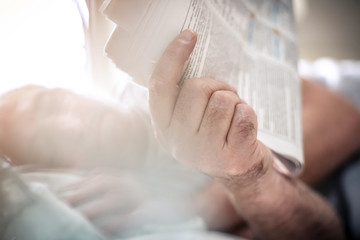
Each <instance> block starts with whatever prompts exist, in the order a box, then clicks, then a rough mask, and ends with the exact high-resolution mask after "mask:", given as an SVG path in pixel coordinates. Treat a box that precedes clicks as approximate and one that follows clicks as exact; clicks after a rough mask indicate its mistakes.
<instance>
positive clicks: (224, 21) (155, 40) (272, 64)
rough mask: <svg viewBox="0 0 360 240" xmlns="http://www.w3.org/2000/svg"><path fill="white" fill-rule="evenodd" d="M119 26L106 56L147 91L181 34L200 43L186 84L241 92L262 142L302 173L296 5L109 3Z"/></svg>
mask: <svg viewBox="0 0 360 240" xmlns="http://www.w3.org/2000/svg"><path fill="white" fill-rule="evenodd" d="M102 10H103V12H104V14H105V15H106V16H107V17H108V18H109V19H110V20H111V21H113V22H114V23H116V25H117V27H116V29H115V30H114V32H113V34H112V36H111V37H110V39H109V41H108V43H107V46H106V49H105V51H106V53H107V56H108V57H110V58H111V59H112V61H113V62H114V63H115V64H116V65H117V66H118V67H119V68H120V69H122V70H124V71H125V72H127V73H129V74H130V75H131V76H132V77H133V79H134V81H135V82H137V83H139V84H141V85H143V86H147V83H148V80H149V79H150V76H151V73H152V71H153V69H154V67H155V65H156V62H157V60H158V59H159V58H160V56H161V54H162V53H163V51H164V50H165V47H166V46H167V45H168V43H169V42H170V41H171V40H172V39H173V38H174V37H175V36H176V35H177V34H178V33H179V32H181V31H182V30H184V29H192V30H194V31H195V32H196V33H197V34H198V42H197V45H196V47H195V50H194V51H193V53H192V55H191V57H190V59H189V60H188V62H187V65H186V68H185V70H184V73H183V79H184V80H186V79H189V78H193V77H210V78H214V79H217V80H221V81H224V82H226V83H228V84H230V85H232V86H233V87H235V88H236V89H237V90H238V93H239V96H240V97H241V98H242V99H243V100H245V101H246V102H247V103H248V104H250V105H251V106H252V107H253V108H254V110H255V112H256V113H257V116H258V125H259V126H258V139H259V140H261V141H262V142H263V143H264V144H265V145H267V146H268V147H270V148H271V149H272V150H273V152H274V153H275V156H277V160H278V161H277V162H276V163H278V166H279V167H280V168H281V169H282V170H283V171H284V172H286V173H288V174H294V175H296V174H299V173H300V171H301V169H302V167H303V163H304V160H303V146H302V121H301V89H300V79H299V77H298V73H297V43H296V35H295V26H294V25H295V23H294V16H293V6H292V0H181V1H180V0H179V1H168V0H132V1H121V0H108V1H105V2H104V4H103V6H102Z"/></svg>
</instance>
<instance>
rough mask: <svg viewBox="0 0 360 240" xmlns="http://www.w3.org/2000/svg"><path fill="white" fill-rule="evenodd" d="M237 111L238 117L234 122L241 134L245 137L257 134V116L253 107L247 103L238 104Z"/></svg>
mask: <svg viewBox="0 0 360 240" xmlns="http://www.w3.org/2000/svg"><path fill="white" fill-rule="evenodd" d="M236 112H237V117H236V118H235V121H234V124H236V127H237V129H238V132H239V134H240V135H241V136H242V137H244V138H247V137H249V136H253V135H256V130H257V117H256V114H255V112H254V110H253V109H252V107H250V106H249V105H247V104H238V105H237V106H236Z"/></svg>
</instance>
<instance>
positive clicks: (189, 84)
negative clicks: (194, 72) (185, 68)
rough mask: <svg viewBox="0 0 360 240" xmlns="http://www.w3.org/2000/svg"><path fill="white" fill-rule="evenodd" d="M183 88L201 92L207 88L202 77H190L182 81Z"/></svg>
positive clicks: (206, 83)
mask: <svg viewBox="0 0 360 240" xmlns="http://www.w3.org/2000/svg"><path fill="white" fill-rule="evenodd" d="M183 88H184V90H187V91H196V92H203V91H206V89H208V88H209V86H208V82H207V81H206V79H204V78H191V79H188V80H186V81H185V82H184V85H183Z"/></svg>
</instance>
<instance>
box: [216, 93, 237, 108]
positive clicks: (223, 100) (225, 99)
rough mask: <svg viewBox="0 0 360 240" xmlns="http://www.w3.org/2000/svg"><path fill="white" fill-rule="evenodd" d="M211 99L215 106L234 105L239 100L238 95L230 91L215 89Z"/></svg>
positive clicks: (225, 106)
mask: <svg viewBox="0 0 360 240" xmlns="http://www.w3.org/2000/svg"><path fill="white" fill-rule="evenodd" d="M211 99H212V102H213V104H214V105H215V106H217V107H221V108H227V107H231V106H234V105H235V104H236V103H238V102H239V101H240V99H239V97H238V96H237V95H236V94H235V93H234V92H231V91H215V92H214V93H213V94H212V96H211Z"/></svg>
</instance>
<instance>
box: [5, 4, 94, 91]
mask: <svg viewBox="0 0 360 240" xmlns="http://www.w3.org/2000/svg"><path fill="white" fill-rule="evenodd" d="M28 2H30V3H29V4H27V5H26V6H23V8H22V9H19V11H17V12H16V15H12V16H9V17H8V18H7V19H5V20H2V22H0V31H1V38H0V53H1V54H0V69H1V70H0V93H3V92H6V91H8V90H10V89H12V88H15V87H19V86H23V85H27V84H39V85H43V86H47V87H64V88H69V89H73V90H75V91H77V92H84V91H87V90H88V89H89V88H90V87H91V84H90V82H89V80H88V76H87V73H86V52H85V48H84V45H85V40H84V34H83V29H82V22H81V17H80V15H79V13H78V11H77V8H76V5H75V4H74V3H73V1H72V0H61V1H58V0H29V1H28ZM6 4H9V3H5V2H4V3H2V4H1V5H2V6H1V7H5V8H6ZM10 4H11V3H10ZM3 5H5V6H3Z"/></svg>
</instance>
